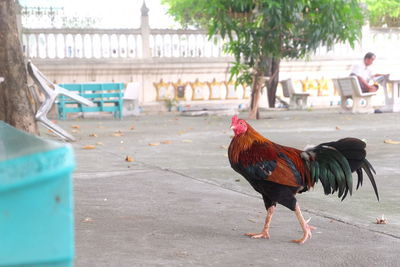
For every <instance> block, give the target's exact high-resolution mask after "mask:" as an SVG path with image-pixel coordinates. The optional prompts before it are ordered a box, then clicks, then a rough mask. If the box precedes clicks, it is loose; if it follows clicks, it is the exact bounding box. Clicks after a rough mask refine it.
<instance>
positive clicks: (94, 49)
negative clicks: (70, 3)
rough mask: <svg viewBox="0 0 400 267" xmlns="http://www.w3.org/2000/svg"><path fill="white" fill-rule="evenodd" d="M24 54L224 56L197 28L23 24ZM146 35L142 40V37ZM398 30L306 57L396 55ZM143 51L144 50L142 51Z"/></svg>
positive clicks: (375, 32) (372, 32)
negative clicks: (26, 26) (31, 26)
mask: <svg viewBox="0 0 400 267" xmlns="http://www.w3.org/2000/svg"><path fill="white" fill-rule="evenodd" d="M22 40H23V44H24V52H25V55H26V56H27V57H28V58H42V59H54V58H76V59H79V58H105V59H106V58H146V57H162V58H164V57H165V58H172V57H176V58H186V57H206V58H207V57H209V58H215V57H227V56H228V55H227V54H225V53H224V51H223V43H224V41H223V40H222V38H221V37H214V38H212V39H211V40H210V39H209V37H208V35H207V33H206V32H205V31H203V30H168V29H165V30H164V29H163V30H161V29H149V31H147V32H144V31H143V30H141V29H23V34H22ZM146 40H147V41H146ZM398 47H400V30H399V29H384V28H379V29H378V28H371V29H368V30H367V31H365V32H364V35H363V39H362V42H360V43H358V44H357V45H356V46H355V47H354V48H351V47H350V45H348V44H343V43H339V44H336V45H335V46H334V47H333V49H332V50H330V51H328V50H327V49H326V48H325V47H321V48H319V49H318V50H317V51H316V52H315V54H314V55H313V56H312V57H311V58H312V59H323V58H324V59H329V58H330V59H341V58H360V57H361V56H362V55H363V54H364V53H365V52H367V51H373V52H375V53H376V54H377V55H378V56H379V58H387V59H393V58H400V50H399V49H398ZM145 51H149V52H148V53H147V54H146V53H145Z"/></svg>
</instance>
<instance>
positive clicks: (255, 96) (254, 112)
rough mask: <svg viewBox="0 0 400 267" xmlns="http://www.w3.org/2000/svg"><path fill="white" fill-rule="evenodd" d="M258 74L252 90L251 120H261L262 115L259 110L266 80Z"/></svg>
mask: <svg viewBox="0 0 400 267" xmlns="http://www.w3.org/2000/svg"><path fill="white" fill-rule="evenodd" d="M259 73H261V72H258V71H257V73H256V74H255V75H254V78H253V86H252V90H251V102H250V112H249V119H257V120H258V119H259V118H260V113H259V110H258V104H259V101H260V96H261V89H262V87H263V86H264V78H263V77H262V76H261V75H260V74H259Z"/></svg>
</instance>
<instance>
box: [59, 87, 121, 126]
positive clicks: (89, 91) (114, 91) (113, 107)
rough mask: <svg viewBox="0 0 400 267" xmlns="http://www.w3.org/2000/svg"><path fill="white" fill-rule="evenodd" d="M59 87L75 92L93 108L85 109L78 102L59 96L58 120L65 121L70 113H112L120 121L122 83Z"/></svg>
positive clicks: (85, 107)
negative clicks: (93, 104)
mask: <svg viewBox="0 0 400 267" xmlns="http://www.w3.org/2000/svg"><path fill="white" fill-rule="evenodd" d="M59 86H61V87H63V88H65V89H67V90H69V91H72V92H75V93H77V94H79V95H80V96H82V97H84V98H86V99H88V100H90V101H92V102H93V103H95V106H94V107H87V106H84V105H82V104H80V103H79V102H77V101H75V100H73V99H71V98H69V97H67V96H64V95H60V96H59V98H58V119H60V120H65V119H66V117H67V113H71V112H100V111H106V112H113V113H114V117H115V118H120V119H122V107H123V96H124V89H125V84H124V83H83V84H77V83H70V84H59Z"/></svg>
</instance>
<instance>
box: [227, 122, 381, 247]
mask: <svg viewBox="0 0 400 267" xmlns="http://www.w3.org/2000/svg"><path fill="white" fill-rule="evenodd" d="M231 129H232V130H233V132H234V134H235V135H234V137H233V139H232V141H231V143H230V145H229V148H228V156H229V162H230V164H231V167H232V168H233V169H234V170H235V171H236V172H238V173H239V174H241V175H242V176H243V177H244V178H246V180H247V181H248V182H249V183H250V185H251V186H252V187H253V188H254V189H255V190H256V191H257V192H258V193H260V194H261V195H262V197H263V200H264V204H265V208H266V209H267V216H266V219H265V224H264V228H263V229H262V231H261V233H247V234H245V235H246V236H249V237H251V238H269V226H270V222H271V219H272V215H273V213H274V211H275V207H276V204H277V203H279V204H281V205H283V206H285V207H287V208H289V209H290V210H292V211H294V212H295V214H296V217H297V219H298V221H299V222H300V225H301V228H302V230H303V232H304V234H303V236H302V237H301V238H300V239H297V240H292V241H293V242H296V243H299V244H303V243H304V242H305V241H307V239H309V238H311V230H313V229H315V227H313V226H310V225H309V224H308V221H305V220H304V217H303V215H302V214H301V210H300V206H299V204H298V203H297V200H296V198H295V195H296V194H297V193H302V192H305V191H308V190H310V189H311V188H312V187H313V186H314V184H315V183H317V182H318V180H319V181H321V183H322V186H323V188H324V193H325V194H326V195H327V194H331V193H332V194H333V193H335V192H338V196H339V198H342V200H344V199H345V197H346V196H347V194H348V193H350V195H351V194H352V188H353V180H352V172H356V173H357V176H358V182H357V189H358V187H359V186H360V185H362V182H363V171H362V170H364V172H365V173H366V174H367V176H368V178H369V179H370V181H371V183H372V186H373V188H374V191H375V195H376V197H377V199H378V201H379V194H378V189H377V187H376V183H375V179H374V176H373V174H372V172H374V173H375V170H374V168H373V167H372V166H371V164H370V163H369V162H368V160H367V159H366V158H365V156H366V151H365V147H366V144H365V143H364V142H363V141H361V140H359V139H357V138H344V139H340V140H338V141H336V142H329V143H323V144H320V145H318V146H316V147H313V148H310V149H307V150H305V151H302V150H299V149H296V148H292V147H287V146H282V145H279V144H276V143H273V142H272V141H270V140H268V139H267V138H265V137H263V136H262V135H261V134H259V133H258V132H257V131H256V130H254V129H253V128H252V127H251V126H250V125H249V124H248V123H247V122H246V121H245V120H242V119H239V118H238V117H237V116H233V117H232V124H231Z"/></svg>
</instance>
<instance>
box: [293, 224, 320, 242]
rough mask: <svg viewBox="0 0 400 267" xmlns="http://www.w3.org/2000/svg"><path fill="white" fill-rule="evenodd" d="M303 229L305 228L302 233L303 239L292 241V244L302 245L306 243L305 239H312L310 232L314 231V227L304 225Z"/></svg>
mask: <svg viewBox="0 0 400 267" xmlns="http://www.w3.org/2000/svg"><path fill="white" fill-rule="evenodd" d="M305 227H306V231H304V235H303V237H302V238H300V239H296V240H292V242H294V243H298V244H304V242H306V241H307V239H311V237H312V234H311V230H315V229H317V228H316V227H314V226H311V225H308V224H306V225H305Z"/></svg>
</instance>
